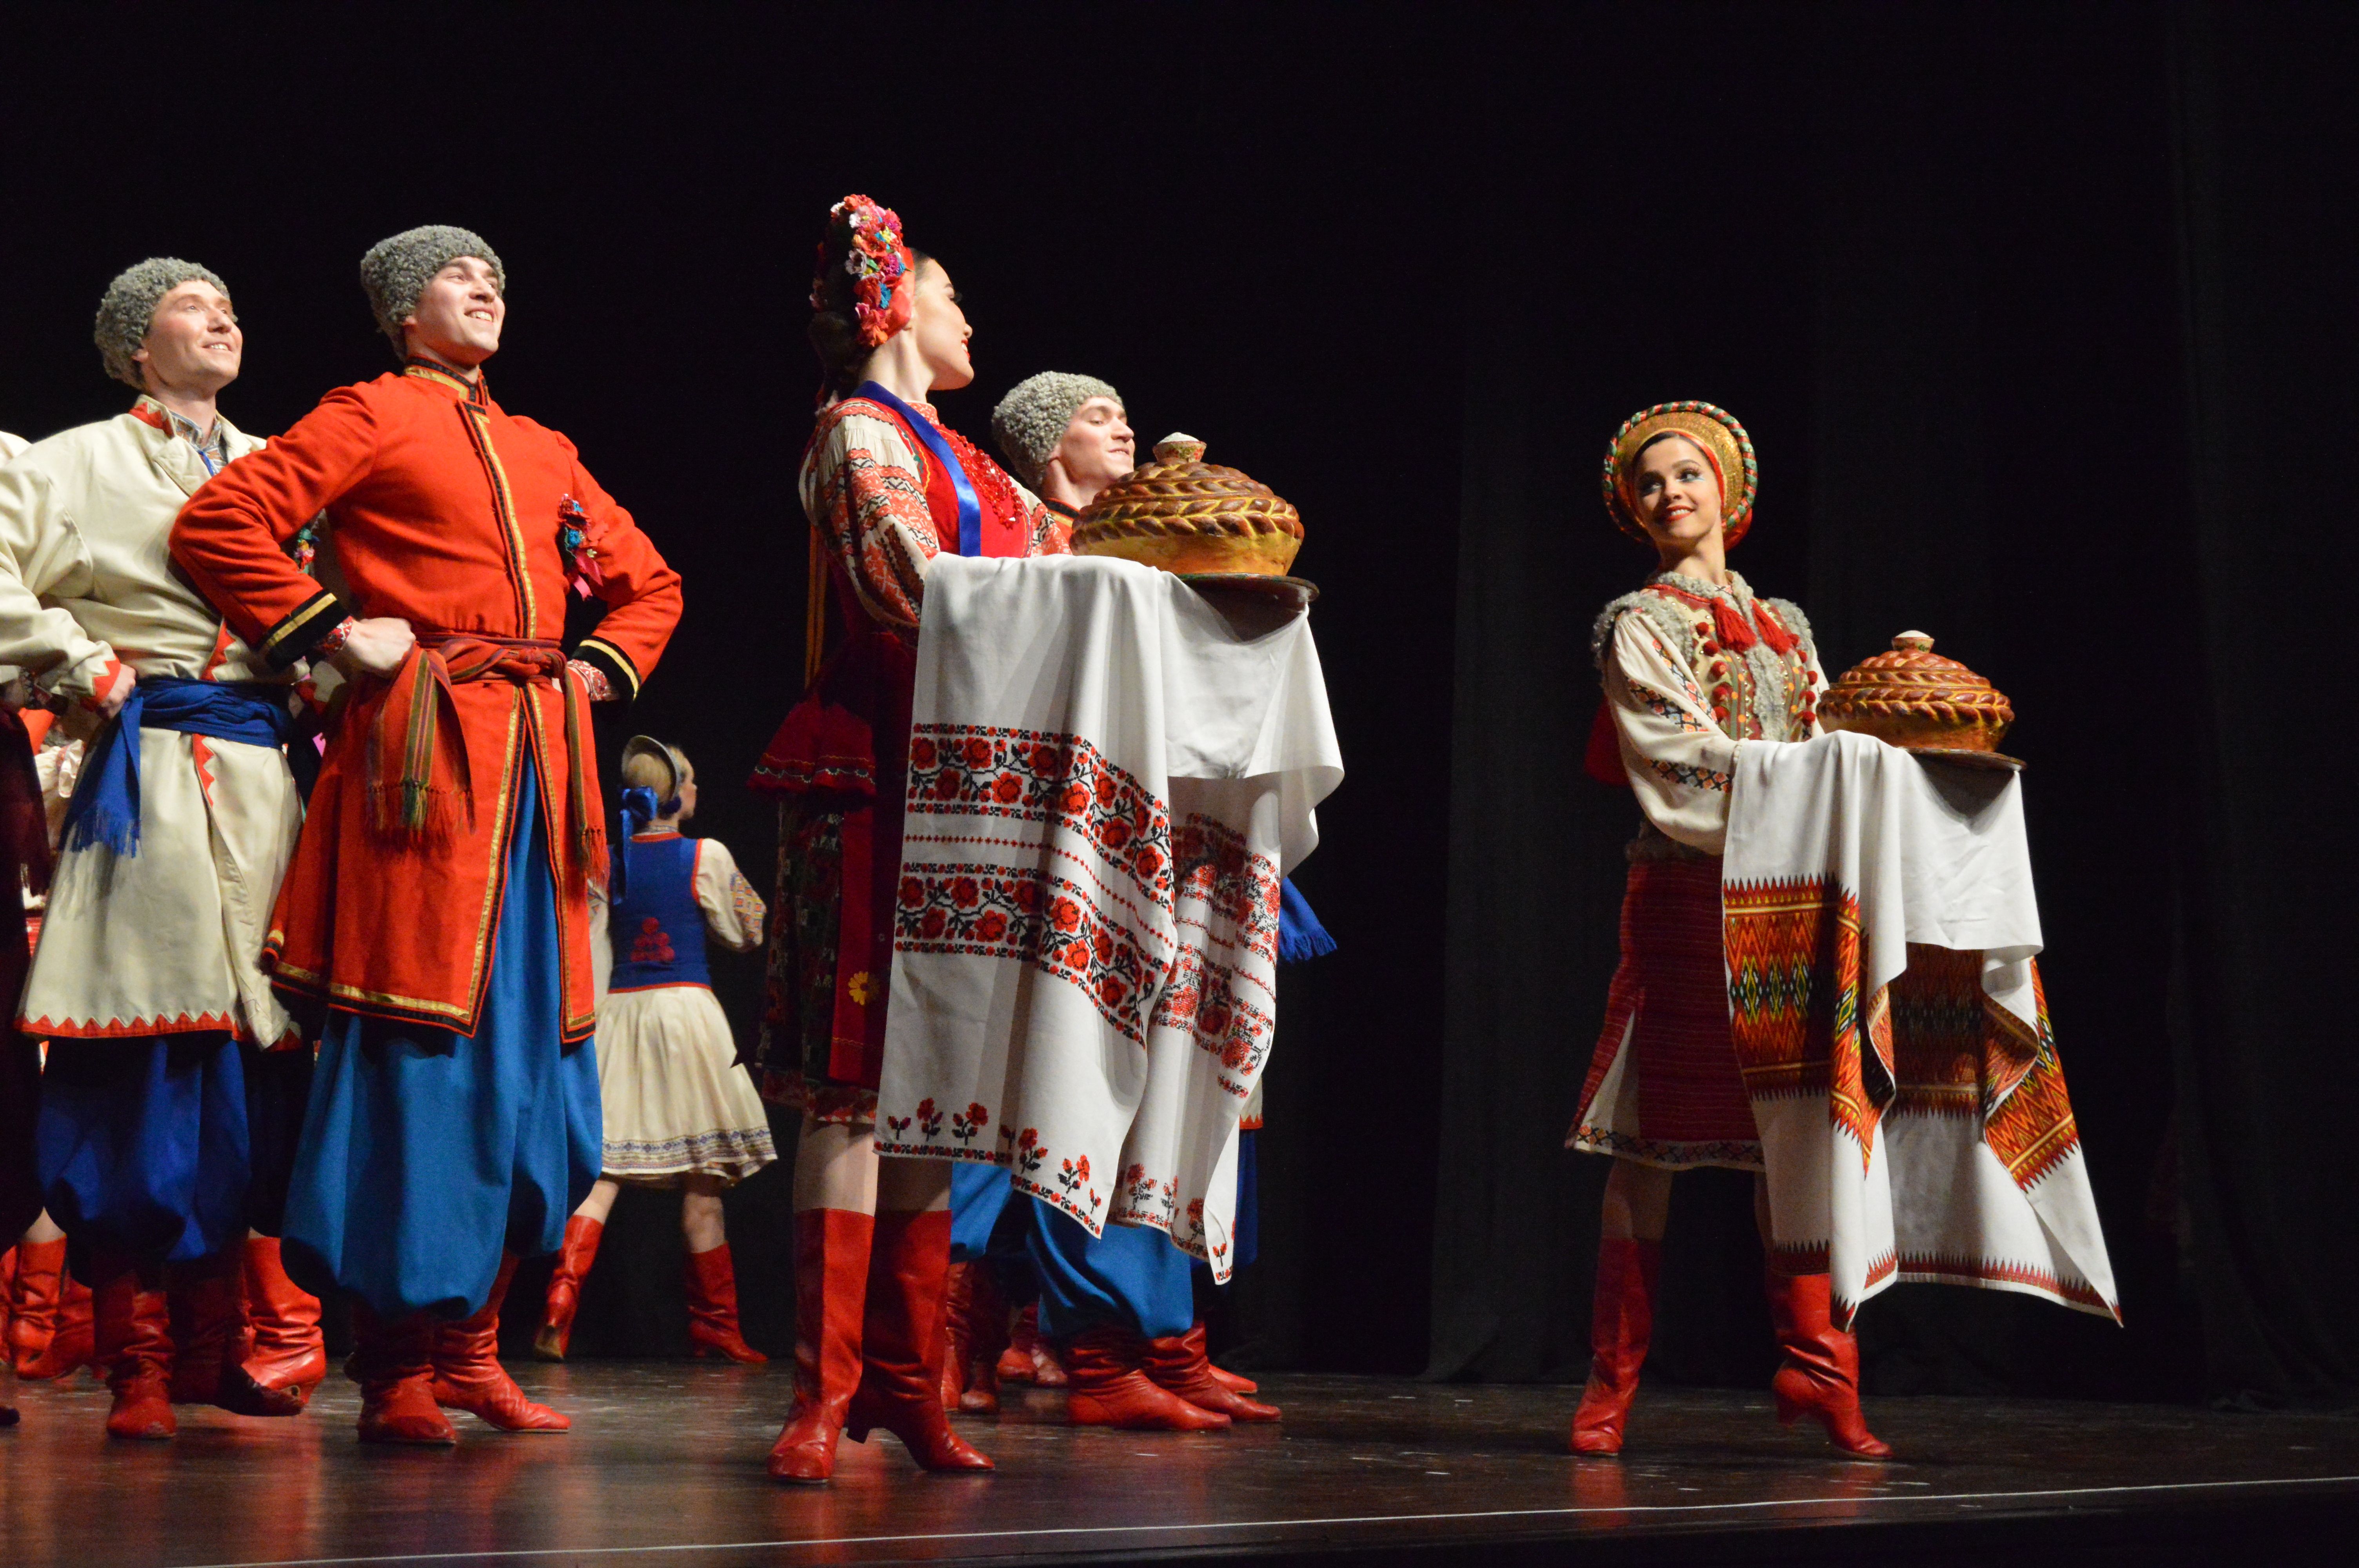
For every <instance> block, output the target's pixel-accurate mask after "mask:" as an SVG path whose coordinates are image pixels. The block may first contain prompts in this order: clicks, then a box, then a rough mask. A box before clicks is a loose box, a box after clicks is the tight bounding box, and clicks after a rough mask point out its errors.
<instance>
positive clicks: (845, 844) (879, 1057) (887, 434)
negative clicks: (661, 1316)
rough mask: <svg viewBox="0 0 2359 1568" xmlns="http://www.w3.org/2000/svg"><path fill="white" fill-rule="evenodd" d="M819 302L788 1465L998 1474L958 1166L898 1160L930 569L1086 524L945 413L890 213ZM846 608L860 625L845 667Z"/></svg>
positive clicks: (934, 322)
mask: <svg viewBox="0 0 2359 1568" xmlns="http://www.w3.org/2000/svg"><path fill="white" fill-rule="evenodd" d="M811 308H812V312H813V315H812V319H811V328H810V339H811V344H812V347H813V348H814V349H816V350H817V351H818V353H819V358H820V363H821V367H822V369H823V371H824V372H825V375H826V382H825V384H824V386H823V387H822V389H821V399H822V404H821V410H820V415H819V421H818V425H817V427H816V428H814V429H813V430H812V432H811V438H810V446H809V447H808V448H806V449H805V450H804V454H803V463H802V477H801V491H802V502H803V511H804V513H805V514H806V515H807V516H808V517H809V518H810V525H811V557H810V558H811V574H810V614H809V620H808V622H807V623H806V638H805V655H806V664H805V673H806V676H807V678H808V679H809V682H810V686H809V689H808V691H807V692H806V693H805V695H804V697H803V699H802V700H801V701H800V702H799V703H798V704H797V705H796V706H795V708H794V710H793V711H792V712H790V713H789V714H788V715H787V719H786V722H785V723H784V724H783V725H782V726H780V728H779V730H778V732H777V736H776V737H775V738H774V739H773V740H772V741H771V742H770V746H769V749H768V750H767V751H766V752H765V753H764V754H763V757H762V760H761V762H759V763H758V764H757V765H756V770H755V774H754V780H753V784H754V787H755V788H756V789H757V790H765V791H768V792H770V793H774V794H776V795H778V796H779V797H780V798H779V806H778V881H777V896H776V898H775V900H774V901H773V903H772V906H771V907H772V908H773V909H775V910H776V911H777V915H776V918H775V919H774V920H773V921H772V923H771V931H770V943H769V960H768V973H769V994H768V1001H767V1005H766V1007H765V1009H764V1016H763V1020H762V1038H761V1043H760V1046H759V1051H758V1058H759V1076H760V1078H761V1081H762V1087H763V1093H764V1094H765V1095H766V1096H767V1097H769V1098H773V1099H776V1100H779V1101H782V1102H784V1103H786V1104H788V1105H791V1106H794V1107H796V1108H799V1109H800V1110H801V1111H802V1113H803V1126H802V1136H801V1139H800V1141H799V1144H798V1146H797V1149H796V1153H795V1304H796V1313H795V1404H794V1413H793V1415H792V1416H791V1417H790V1418H789V1419H788V1422H787V1426H786V1430H785V1431H784V1432H783V1433H780V1434H779V1437H778V1442H777V1447H776V1448H774V1449H773V1450H772V1451H771V1454H770V1474H771V1475H773V1476H777V1478H778V1479H780V1480H785V1481H802V1482H819V1481H824V1480H826V1479H828V1477H829V1476H831V1475H832V1474H833V1472H834V1466H835V1445H836V1440H837V1437H838V1434H839V1433H842V1432H843V1431H844V1430H845V1429H847V1428H848V1429H849V1430H850V1432H851V1434H852V1437H853V1441H854V1442H860V1441H864V1440H865V1438H866V1437H867V1434H868V1433H869V1431H870V1429H872V1428H875V1427H882V1428H884V1429H885V1430H886V1431H888V1432H891V1433H894V1434H895V1435H896V1436H897V1437H899V1438H900V1439H901V1441H902V1442H903V1443H904V1444H906V1445H907V1446H908V1450H909V1453H910V1455H911V1457H913V1458H914V1459H916V1460H917V1462H918V1463H919V1465H923V1466H925V1467H926V1468H928V1469H929V1470H987V1469H989V1468H991V1461H989V1460H988V1459H986V1458H984V1456H983V1455H982V1454H978V1453H976V1452H975V1451H974V1450H973V1448H971V1447H969V1446H968V1445H967V1444H964V1443H962V1442H961V1441H960V1440H959V1438H958V1437H957V1436H955V1435H954V1434H953V1433H951V1430H950V1423H949V1421H948V1420H947V1418H946V1417H945V1416H944V1414H943V1412H942V1408H941V1401H940V1387H941V1362H942V1347H943V1340H942V1336H941V1334H940V1327H941V1313H942V1294H943V1283H944V1277H945V1275H946V1273H947V1272H948V1270H949V1267H950V1228H951V1215H950V1187H951V1182H950V1167H949V1166H948V1165H946V1164H944V1163H942V1162H938V1161H931V1160H902V1159H891V1160H880V1159H879V1158H878V1157H877V1154H876V1149H875V1120H876V1085H877V1077H878V1074H879V1072H880V1071H881V1069H882V1066H883V1056H884V1044H885V1013H886V989H887V986H888V984H889V982H890V979H891V976H892V957H893V924H892V923H893V910H894V905H895V901H896V898H897V881H898V877H899V872H900V865H901V812H902V790H903V787H904V784H905V782H906V778H907V774H908V748H909V705H910V697H911V692H912V687H913V685H914V682H915V678H916V676H915V671H916V664H915V660H916V654H917V643H918V615H919V607H920V605H921V604H922V603H923V601H924V596H925V580H926V565H927V563H928V562H929V560H931V559H932V558H933V557H934V556H936V555H937V554H939V553H941V552H944V551H949V552H951V553H953V554H957V555H965V556H1044V555H1063V554H1065V553H1066V546H1067V540H1068V537H1069V535H1070V528H1069V526H1068V525H1067V524H1065V523H1064V522H1063V521H1062V520H1060V519H1059V518H1057V517H1056V516H1054V515H1053V514H1050V513H1049V510H1048V509H1047V508H1046V507H1044V506H1042V505H1041V504H1040V503H1039V501H1038V499H1037V498H1035V497H1034V496H1033V495H1032V494H1031V493H1030V492H1028V491H1027V490H1025V489H1024V488H1023V487H1022V486H1020V485H1018V484H1016V482H1015V481H1013V480H1011V479H1009V478H1008V477H1007V476H1006V474H1005V473H1003V472H1002V471H1001V470H1000V469H999V467H998V465H996V464H995V463H994V462H992V461H991V460H990V459H988V458H986V457H984V455H983V454H982V453H980V452H978V451H977V450H975V449H974V448H973V446H971V445H969V444H968V443H967V441H966V440H965V439H964V438H962V437H960V436H959V435H958V434H957V433H956V432H954V431H951V430H949V429H946V428H944V427H942V426H941V424H940V422H939V421H938V420H937V419H936V418H935V416H934V411H933V409H932V407H931V406H930V405H929V401H928V399H929V397H930V395H932V394H934V393H936V392H948V391H952V390H955V389H956V388H959V387H962V386H965V385H967V384H969V383H970V382H972V381H973V379H974V367H973V362H972V361H971V360H970V358H969V357H968V351H967V343H968V340H969V339H970V338H971V337H972V336H973V330H972V329H971V328H969V327H968V325H967V321H966V317H965V314H964V313H963V312H962V310H961V309H960V308H959V299H958V294H957V291H956V290H955V289H954V288H952V287H951V279H950V275H949V274H948V273H947V272H946V271H945V270H944V269H943V268H942V266H941V264H940V263H939V262H937V261H935V260H933V259H932V258H931V257H928V256H923V255H919V254H916V253H914V252H912V251H911V250H910V249H909V248H908V243H907V241H906V240H905V239H904V237H903V235H902V232H901V223H900V220H899V219H898V218H897V217H896V216H895V215H894V213H893V212H892V211H890V210H888V209H886V208H883V207H880V206H878V205H877V204H876V203H875V202H874V201H871V200H869V199H868V198H866V197H864V196H848V197H846V198H844V200H842V201H840V202H838V203H837V204H836V205H835V207H834V209H833V210H832V211H831V213H830V214H829V220H828V225H827V230H826V232H825V234H824V236H823V237H822V238H821V242H820V247H819V260H818V270H817V274H816V276H815V277H814V279H813V281H812V285H811ZM830 599H832V600H833V601H834V603H835V605H836V610H837V618H838V619H839V620H840V621H841V622H842V623H843V633H842V635H841V638H840V640H839V641H838V643H837V645H836V647H835V648H834V650H833V651H832V653H829V654H827V655H826V657H825V658H824V660H822V659H821V653H822V651H823V649H824V648H825V645H826V635H825V632H826V619H827V617H826V605H827V602H828V600H830Z"/></svg>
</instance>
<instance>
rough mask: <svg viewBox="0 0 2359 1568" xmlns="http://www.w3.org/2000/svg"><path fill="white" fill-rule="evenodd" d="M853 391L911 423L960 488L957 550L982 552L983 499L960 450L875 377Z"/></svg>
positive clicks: (914, 432)
mask: <svg viewBox="0 0 2359 1568" xmlns="http://www.w3.org/2000/svg"><path fill="white" fill-rule="evenodd" d="M853 396H854V397H865V398H868V399H870V400H871V401H873V402H876V403H881V404H883V405H884V406H886V407H887V408H890V409H891V410H892V411H893V412H894V413H896V414H898V415H899V416H901V422H902V423H903V424H905V425H907V426H908V427H909V433H910V434H911V435H913V436H915V437H917V438H918V439H919V441H921V442H923V443H924V444H925V448H926V450H928V451H929V452H931V453H932V454H933V455H934V460H935V461H936V462H938V463H940V464H941V465H942V468H943V469H944V470H945V471H947V472H948V473H949V474H950V476H951V489H952V490H953V491H955V492H958V553H959V554H960V555H962V556H979V555H981V554H983V503H982V502H981V501H979V500H977V499H976V498H975V493H974V481H973V480H971V479H969V478H967V476H966V470H965V469H964V468H962V467H961V466H960V465H959V460H958V454H957V453H956V452H953V451H951V444H950V442H949V441H947V440H946V439H944V438H943V437H942V433H941V431H940V430H938V429H936V428H935V427H934V422H933V421H932V420H930V419H929V418H927V417H926V416H924V415H922V414H920V413H919V412H918V411H917V410H916V409H914V408H912V407H910V406H908V404H906V403H904V402H902V401H901V400H900V399H899V398H897V397H896V396H894V395H892V394H891V393H889V392H887V391H886V390H885V389H884V388H883V387H881V386H879V385H877V384H875V382H873V381H864V382H862V383H861V384H860V390H859V391H857V392H855V393H853ZM944 543H946V544H947V543H948V541H947V540H945V541H944Z"/></svg>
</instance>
